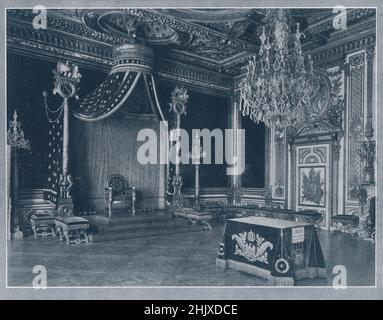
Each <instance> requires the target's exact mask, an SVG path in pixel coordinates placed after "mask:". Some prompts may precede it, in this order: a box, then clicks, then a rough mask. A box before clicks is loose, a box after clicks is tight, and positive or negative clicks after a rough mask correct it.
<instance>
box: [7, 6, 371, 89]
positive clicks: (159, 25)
mask: <svg viewBox="0 0 383 320" xmlns="http://www.w3.org/2000/svg"><path fill="white" fill-rule="evenodd" d="M266 10H268V9H257V8H253V9H251V8H244V9H223V8H218V9H183V8H177V9H137V8H136V9H126V8H125V9H117V8H114V9H51V10H48V28H47V29H46V30H33V28H32V24H31V23H30V22H31V21H32V20H33V18H34V14H33V12H32V10H15V9H12V10H8V11H7V18H8V20H7V21H8V47H10V48H12V49H15V50H19V51H20V50H29V52H31V53H32V52H40V51H43V49H44V46H47V45H49V48H50V49H49V48H45V53H43V52H41V54H42V55H51V56H53V55H54V54H56V56H60V55H63V56H65V55H66V54H68V55H70V54H71V53H72V55H73V56H74V58H75V59H78V60H83V62H84V63H88V64H90V65H99V66H100V67H104V68H105V69H107V68H110V65H111V63H112V48H113V46H115V45H117V44H121V43H125V42H129V41H132V38H135V39H136V41H139V42H143V43H145V44H147V45H149V46H151V47H152V48H153V49H154V51H155V53H156V56H157V60H159V61H162V63H161V65H163V68H165V69H166V68H167V69H168V71H169V70H170V69H171V68H173V70H175V68H176V67H177V68H179V67H180V66H181V65H186V66H187V67H189V68H191V69H193V68H197V69H200V70H204V71H206V72H213V73H219V74H220V75H222V78H221V79H220V80H219V81H221V82H222V83H223V82H225V81H226V80H227V79H226V78H225V77H230V78H232V77H233V76H237V75H240V74H241V73H243V67H244V66H245V64H246V62H247V60H248V57H249V54H251V53H253V52H257V50H258V45H259V34H260V32H261V29H262V28H261V27H262V25H263V24H264V18H265V14H266ZM289 10H290V13H291V15H292V17H293V19H294V22H299V23H300V26H301V30H303V32H304V39H303V51H304V52H310V53H311V54H312V55H313V57H314V61H317V62H318V61H319V62H320V61H322V60H326V59H327V60H328V59H329V55H328V54H323V50H322V48H323V49H325V48H327V49H328V50H330V49H331V50H333V49H334V48H335V47H336V46H339V45H340V44H341V43H343V42H345V41H350V40H352V39H354V40H355V39H357V38H358V37H366V35H368V34H370V35H373V37H375V10H374V9H348V10H347V22H348V28H347V29H346V30H344V31H340V30H335V29H334V27H333V18H334V16H335V14H334V13H333V11H332V9H289ZM357 40H358V41H362V40H361V39H357ZM373 40H374V41H375V39H373ZM368 41H370V40H368ZM356 49H357V46H356ZM60 50H61V51H60ZM334 50H335V53H331V54H330V55H331V56H339V55H341V54H343V53H342V50H343V49H334ZM345 50H346V49H345ZM347 50H348V49H347ZM54 52H55V53H54ZM74 53H76V54H74ZM169 63H170V64H171V66H169V65H167V66H165V65H166V64H169ZM160 68H162V67H160ZM191 69H190V70H191ZM197 69H196V70H197ZM164 72H165V71H164ZM164 72H163V73H164ZM196 72H197V71H196ZM225 79H226V80H225ZM227 81H229V80H227ZM222 83H221V84H222ZM221 84H218V83H216V84H215V85H218V86H219V85H221Z"/></svg>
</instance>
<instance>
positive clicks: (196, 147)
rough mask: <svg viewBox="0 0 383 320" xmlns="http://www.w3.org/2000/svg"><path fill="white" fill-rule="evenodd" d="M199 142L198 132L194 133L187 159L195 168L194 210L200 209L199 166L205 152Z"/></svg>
mask: <svg viewBox="0 0 383 320" xmlns="http://www.w3.org/2000/svg"><path fill="white" fill-rule="evenodd" d="M200 142H201V141H200V136H199V132H198V131H196V134H195V137H194V140H193V145H192V150H191V152H190V153H189V157H190V158H191V159H192V163H193V164H194V167H195V181H194V208H195V209H197V210H199V209H200V187H199V166H200V164H201V159H202V158H204V157H205V156H206V152H205V151H203V149H202V147H201V143H200Z"/></svg>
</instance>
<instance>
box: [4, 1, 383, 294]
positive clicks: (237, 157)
mask: <svg viewBox="0 0 383 320" xmlns="http://www.w3.org/2000/svg"><path fill="white" fill-rule="evenodd" d="M376 56H377V55H376V9H374V8H347V9H346V8H342V7H340V8H339V9H338V10H333V8H284V9H278V8H273V9H272V8H269V9H266V8H242V9H239V8H238V9H233V8H211V9H202V8H201V9H198V8H161V9H160V8H113V9H112V8H110V9H108V8H103V9H92V8H72V9H45V8H43V7H41V8H40V7H39V8H30V9H7V10H6V58H7V60H6V106H7V108H6V110H7V112H6V113H7V153H6V154H7V161H6V162H7V174H6V177H7V220H6V221H7V285H8V287H34V286H38V285H41V283H43V284H44V285H45V286H48V287H72V286H73V287H131V286H133V287H161V286H165V287H177V286H182V287H189V286H190V287H192V286H193V287H196V286H197V287H209V286H214V287H217V286H222V287H230V286H236V287H242V286H243V287H246V286H318V287H322V286H324V287H326V286H334V285H336V284H341V285H347V286H359V287H360V286H366V287H370V286H375V281H376V279H375V278H376V262H375V251H376V248H375V188H376V156H375V145H376ZM342 272H344V275H345V276H344V277H343V278H342V277H340V278H339V276H341V275H342ZM36 274H39V276H40V280H39V281H37V280H36ZM346 274H347V276H346ZM41 276H44V277H45V278H44V279H43V281H41ZM337 276H338V278H337ZM339 279H340V280H339ZM334 283H335V284H334Z"/></svg>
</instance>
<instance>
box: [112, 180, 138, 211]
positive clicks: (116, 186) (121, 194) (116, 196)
mask: <svg viewBox="0 0 383 320" xmlns="http://www.w3.org/2000/svg"><path fill="white" fill-rule="evenodd" d="M105 199H106V201H107V208H106V211H107V213H108V216H109V217H112V214H114V213H117V212H121V213H125V212H127V211H131V212H132V215H133V216H134V215H135V212H136V211H135V208H134V204H135V201H136V189H135V187H131V188H130V187H129V185H128V181H127V180H126V179H125V177H124V176H122V175H120V174H112V175H110V176H109V177H108V179H107V181H106V186H105Z"/></svg>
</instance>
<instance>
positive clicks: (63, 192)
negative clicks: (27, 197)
mask: <svg viewBox="0 0 383 320" xmlns="http://www.w3.org/2000/svg"><path fill="white" fill-rule="evenodd" d="M53 78H54V83H53V84H54V89H53V94H54V95H56V94H58V95H59V96H60V97H61V98H63V99H64V101H63V104H62V106H61V108H62V114H63V149H62V150H63V153H62V173H61V174H60V185H59V187H60V188H59V190H60V194H59V203H58V208H57V210H58V214H72V212H73V204H72V199H71V189H72V186H73V180H72V177H71V175H70V174H69V172H68V164H69V104H68V100H69V99H70V98H72V97H74V98H75V99H76V100H77V99H78V96H77V91H78V88H77V86H78V84H79V83H80V79H81V74H80V72H79V69H78V66H77V65H75V64H73V63H69V62H68V61H67V62H65V63H63V62H61V61H59V62H58V63H57V66H56V69H54V70H53ZM43 96H44V100H45V105H46V108H47V103H46V99H47V93H46V92H43ZM47 110H48V108H47Z"/></svg>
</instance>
